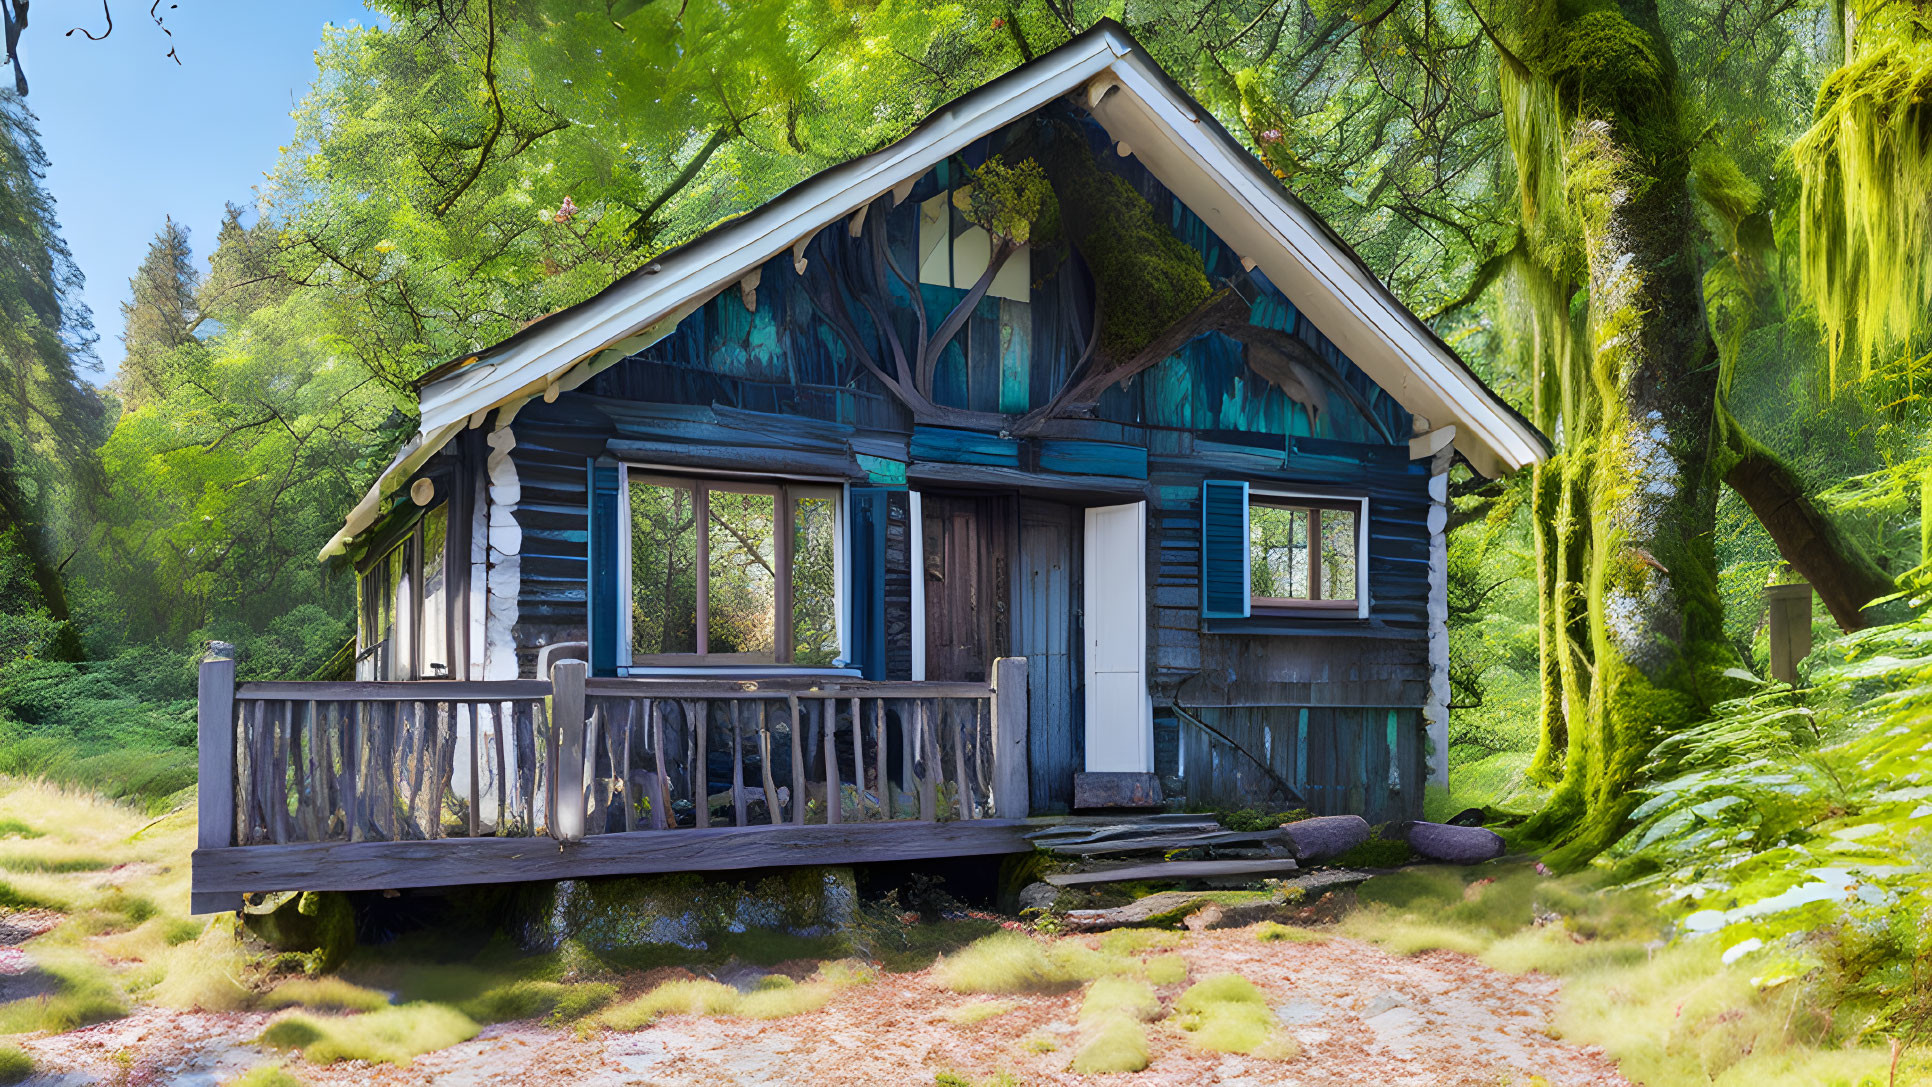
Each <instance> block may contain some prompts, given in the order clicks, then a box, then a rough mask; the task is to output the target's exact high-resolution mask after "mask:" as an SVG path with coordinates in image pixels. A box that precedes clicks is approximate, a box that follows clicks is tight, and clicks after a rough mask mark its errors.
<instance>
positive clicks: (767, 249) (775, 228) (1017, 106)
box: [422, 35, 1119, 430]
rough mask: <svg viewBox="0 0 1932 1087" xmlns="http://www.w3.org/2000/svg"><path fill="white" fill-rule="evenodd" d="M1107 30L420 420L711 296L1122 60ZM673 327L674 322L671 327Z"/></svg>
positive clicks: (456, 392)
mask: <svg viewBox="0 0 1932 1087" xmlns="http://www.w3.org/2000/svg"><path fill="white" fill-rule="evenodd" d="M1111 37H1112V35H1102V36H1100V37H1098V38H1096V39H1095V40H1094V41H1093V42H1092V43H1091V44H1090V45H1089V46H1088V47H1087V48H1085V49H1081V50H1078V51H1076V52H1071V53H1068V54H1067V55H1065V56H1057V55H1056V56H1053V57H1051V58H1050V60H1051V63H1050V64H1048V65H1040V64H1037V63H1036V64H1030V65H1025V66H1022V67H1020V68H1018V69H1015V70H1014V71H1012V72H1010V73H1008V74H1007V75H1005V76H1002V77H1000V78H999V79H996V80H994V81H993V82H992V83H989V84H988V85H986V86H985V87H982V88H981V89H980V90H977V91H974V92H973V93H971V94H968V95H966V96H965V97H963V98H961V99H959V100H957V101H955V102H953V103H952V104H951V105H949V106H948V107H946V108H945V110H944V111H943V112H941V113H940V115H939V116H937V117H935V118H932V119H930V120H928V121H927V122H926V123H925V126H924V127H923V129H922V130H921V131H918V132H916V133H914V134H913V135H912V136H910V137H908V138H907V139H905V140H902V141H900V142H899V143H897V144H894V145H892V146H890V147H887V148H886V149H884V150H883V151H880V152H877V153H875V154H872V155H867V156H865V157H863V158H860V159H855V160H853V161H852V162H849V163H847V164H845V165H843V166H836V167H833V168H831V169H828V170H825V171H824V172H822V173H819V174H817V175H815V176H814V177H812V178H810V179H809V180H806V181H804V182H801V183H800V185H799V187H798V188H796V189H794V190H792V191H791V192H788V193H787V194H785V195H784V196H783V197H781V198H780V199H779V201H778V202H777V203H776V204H773V205H768V206H767V207H766V208H765V209H763V210H762V212H760V213H758V214H755V215H753V216H750V217H748V218H746V219H745V220H744V221H743V222H742V223H737V224H732V223H727V224H725V225H724V226H722V227H720V228H718V229H717V230H713V231H711V232H710V233H708V234H705V235H702V236H701V237H699V238H698V239H696V240H695V241H693V242H691V243H689V244H688V245H687V246H686V247H684V248H683V249H680V250H677V251H676V252H673V253H671V254H670V255H669V256H667V257H666V258H665V259H664V261H663V262H662V267H661V270H660V271H659V272H658V273H657V274H656V275H654V276H649V277H644V278H642V279H641V280H633V283H632V285H631V286H630V287H629V288H622V287H620V288H618V289H615V290H608V291H606V292H605V293H604V294H602V295H600V296H598V297H595V298H592V299H590V300H589V301H587V302H584V303H582V304H581V305H578V306H576V307H574V308H573V309H571V310H568V311H566V312H564V313H561V314H558V315H557V316H555V317H551V318H549V319H547V320H545V321H544V322H542V323H541V324H539V325H537V326H536V327H535V328H533V329H532V330H531V331H530V334H529V335H527V336H525V337H524V338H522V339H521V340H518V341H517V342H515V343H512V344H510V345H509V346H508V347H507V348H505V349H504V350H503V351H502V352H501V353H499V354H498V355H496V357H494V358H490V359H488V360H487V361H484V362H480V363H476V364H473V365H471V366H469V367H467V368H466V369H463V370H461V371H458V372H457V373H454V374H451V375H450V376H448V377H446V378H443V379H441V380H439V381H436V382H432V383H431V384H429V385H426V386H424V387H423V390H422V419H423V427H424V429H426V430H428V429H433V428H435V427H437V426H440V425H442V424H443V423H446V422H449V421H451V420H455V419H461V418H467V417H468V416H469V415H470V414H472V413H474V412H477V411H480V410H483V409H485V408H490V407H494V406H495V405H497V404H499V403H502V402H503V401H505V400H508V399H510V398H511V397H513V396H516V395H519V394H520V393H527V392H530V391H535V392H541V391H542V390H543V388H544V387H545V386H546V385H547V384H548V383H549V382H550V381H551V380H552V379H553V378H554V377H556V376H558V375H560V374H562V373H563V372H565V371H567V370H569V368H570V367H571V366H573V365H575V364H576V363H577V361H578V360H580V359H582V358H584V357H585V356H587V355H591V354H594V353H596V352H598V351H601V350H603V348H604V347H606V346H607V345H609V344H611V343H614V342H616V341H618V340H622V339H625V338H626V337H629V336H632V335H635V334H637V333H638V332H639V331H641V330H643V329H648V328H651V327H652V326H653V325H655V324H658V323H659V322H662V321H664V320H666V319H667V318H669V317H671V316H672V315H673V314H674V313H675V312H676V310H677V308H678V307H679V306H680V304H682V303H685V302H687V301H689V300H692V299H697V300H703V299H707V298H710V297H711V296H712V295H714V294H716V293H717V292H718V291H720V290H723V289H724V288H725V287H728V286H730V285H731V284H733V283H735V282H737V281H738V280H740V279H742V278H744V276H745V274H746V273H747V272H749V271H751V270H752V269H753V268H756V267H758V266H759V265H761V264H763V263H764V262H765V261H767V260H769V259H771V258H772V257H773V256H776V255H777V254H779V253H782V252H784V251H785V250H787V249H789V248H791V246H792V244H793V243H794V242H796V241H798V240H799V239H800V238H805V237H810V236H811V235H813V234H816V233H817V232H818V231H820V230H822V229H824V228H825V227H827V226H829V225H831V224H832V223H835V222H838V221H839V220H840V219H842V218H845V217H846V216H849V215H851V214H852V213H853V212H855V211H857V210H858V209H859V208H861V207H864V206H866V205H867V204H869V203H871V201H872V200H874V199H876V198H877V197H878V196H879V194H881V193H884V192H887V191H889V190H891V189H892V188H893V187H894V186H895V185H897V184H899V183H900V182H901V181H904V180H906V179H908V178H917V177H919V176H920V175H921V174H924V173H925V172H926V171H927V170H929V169H931V168H932V167H933V165H934V164H935V163H938V162H942V161H944V160H945V159H946V158H947V157H949V156H951V155H953V154H956V153H958V152H959V151H962V150H964V149H965V148H966V147H967V145H969V144H971V143H972V142H973V141H974V140H977V139H979V138H981V137H983V136H985V135H986V134H988V133H990V132H997V131H999V130H1000V129H1001V128H1003V127H1005V126H1006V125H1008V124H1011V123H1012V122H1014V121H1017V120H1019V119H1021V118H1023V117H1025V116H1026V115H1027V114H1029V113H1032V112H1033V111H1034V110H1036V109H1038V108H1040V107H1041V106H1043V105H1045V104H1047V103H1048V102H1050V101H1052V100H1053V99H1054V98H1057V97H1059V96H1060V95H1062V94H1065V93H1067V92H1068V91H1070V90H1072V89H1074V88H1076V87H1078V86H1080V85H1081V84H1083V83H1084V82H1085V81H1086V80H1088V79H1090V78H1092V77H1093V76H1095V75H1097V74H1099V73H1100V72H1102V71H1105V70H1106V69H1107V67H1108V65H1110V64H1112V63H1114V62H1115V58H1116V52H1117V49H1118V48H1119V43H1115V42H1112V41H1110V40H1109V39H1110V38H1111ZM666 331H668V330H666Z"/></svg>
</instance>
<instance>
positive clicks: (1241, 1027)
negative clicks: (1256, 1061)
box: [1174, 974, 1298, 1060]
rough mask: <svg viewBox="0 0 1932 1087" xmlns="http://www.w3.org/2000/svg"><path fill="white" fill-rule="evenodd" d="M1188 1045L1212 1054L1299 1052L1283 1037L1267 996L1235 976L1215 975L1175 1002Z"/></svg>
mask: <svg viewBox="0 0 1932 1087" xmlns="http://www.w3.org/2000/svg"><path fill="white" fill-rule="evenodd" d="M1174 1011H1175V1013H1176V1021H1177V1022H1178V1023H1179V1025H1180V1027H1181V1029H1182V1030H1185V1031H1187V1032H1188V1042H1189V1044H1191V1045H1193V1046H1195V1047H1196V1048H1199V1049H1207V1050H1212V1051H1214V1052H1217V1053H1246V1054H1251V1055H1253V1056H1257V1057H1262V1058H1266V1059H1272V1060H1287V1059H1289V1058H1291V1057H1293V1056H1295V1054H1296V1053H1297V1052H1298V1050H1297V1047H1296V1046H1295V1043H1294V1042H1293V1041H1292V1040H1291V1039H1289V1038H1287V1037H1285V1036H1283V1035H1282V1033H1281V1031H1280V1029H1279V1025H1278V1024H1277V1023H1276V1021H1275V1016H1274V1012H1273V1011H1271V1010H1269V1008H1268V1000H1267V997H1265V996H1263V995H1262V992H1261V990H1260V989H1258V988H1256V987H1255V984H1254V982H1251V981H1249V980H1248V979H1247V978H1244V977H1242V976H1240V975H1239V974H1215V975H1213V976H1211V977H1206V978H1202V979H1201V980H1200V981H1197V982H1195V983H1194V984H1193V985H1191V986H1189V987H1188V989H1187V991H1186V992H1184V993H1182V994H1181V996H1180V999H1179V1000H1176V1001H1175V1002H1174Z"/></svg>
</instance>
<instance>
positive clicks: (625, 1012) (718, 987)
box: [598, 979, 738, 1030]
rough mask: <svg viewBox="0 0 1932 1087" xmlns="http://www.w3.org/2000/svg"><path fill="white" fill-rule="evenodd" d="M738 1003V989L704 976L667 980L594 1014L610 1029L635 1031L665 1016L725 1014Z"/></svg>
mask: <svg viewBox="0 0 1932 1087" xmlns="http://www.w3.org/2000/svg"><path fill="white" fill-rule="evenodd" d="M737 1006H738V990H736V989H733V988H732V987H731V986H729V985H726V984H724V983H722V982H717V981H710V980H707V979H690V980H680V981H667V982H665V983H664V984H662V985H659V986H658V987H657V988H655V989H652V990H651V991H650V992H648V993H645V994H644V995H643V996H640V997H636V998H634V999H631V1000H627V1001H625V1002H623V1003H622V1004H619V1005H617V1006H616V1007H613V1008H610V1009H608V1010H606V1011H605V1012H604V1014H603V1015H601V1016H598V1022H600V1023H602V1024H604V1025H605V1026H607V1027H610V1028H611V1029H613V1030H638V1029H640V1028H643V1027H648V1026H650V1025H651V1024H652V1023H655V1022H657V1020H658V1018H659V1017H660V1016H665V1015H729V1014H730V1013H731V1012H732V1011H733V1010H734V1009H736V1008H737Z"/></svg>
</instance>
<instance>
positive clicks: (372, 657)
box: [356, 504, 455, 679]
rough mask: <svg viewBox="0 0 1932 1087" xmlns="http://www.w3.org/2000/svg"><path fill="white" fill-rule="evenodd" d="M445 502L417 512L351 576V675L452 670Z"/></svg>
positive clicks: (417, 675)
mask: <svg viewBox="0 0 1932 1087" xmlns="http://www.w3.org/2000/svg"><path fill="white" fill-rule="evenodd" d="M448 545H449V506H448V505H447V504H444V505H439V506H437V507H436V508H434V509H432V510H430V511H429V512H427V513H425V514H423V516H422V518H421V519H420V520H418V521H417V522H416V523H415V525H413V526H411V528H410V530H409V531H408V532H407V533H405V534H404V535H403V537H402V538H401V539H400V540H397V541H396V542H395V543H393V544H391V545H390V546H389V547H387V548H386V549H385V550H383V551H382V552H381V553H380V554H378V555H377V556H376V557H375V558H373V559H371V560H370V561H368V562H367V563H366V564H365V565H364V566H363V567H362V572H361V576H360V578H359V580H358V582H357V591H356V611H357V616H358V623H357V644H356V649H357V654H356V678H357V679H438V678H443V677H447V676H452V675H454V674H455V671H454V668H453V664H452V654H451V639H450V615H449V608H450V592H449V558H448V551H449V546H448Z"/></svg>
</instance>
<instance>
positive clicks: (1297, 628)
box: [1201, 612, 1429, 641]
mask: <svg viewBox="0 0 1932 1087" xmlns="http://www.w3.org/2000/svg"><path fill="white" fill-rule="evenodd" d="M1201 633H1203V634H1245V635H1262V636H1267V635H1299V636H1302V637H1311V638H1381V639H1385V640H1390V641H1408V640H1412V639H1413V640H1419V641H1427V640H1428V637H1429V632H1428V631H1427V630H1425V629H1422V628H1420V627H1417V628H1409V627H1395V626H1390V625H1388V624H1387V623H1385V622H1383V621H1382V620H1380V619H1376V618H1372V617H1371V618H1368V619H1360V618H1357V617H1356V616H1355V614H1354V613H1353V612H1345V613H1342V614H1340V615H1336V614H1329V615H1322V614H1319V613H1315V614H1310V613H1307V612H1302V613H1298V614H1292V615H1280V614H1260V613H1257V614H1255V615H1251V616H1249V617H1248V618H1245V619H1203V620H1201Z"/></svg>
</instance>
